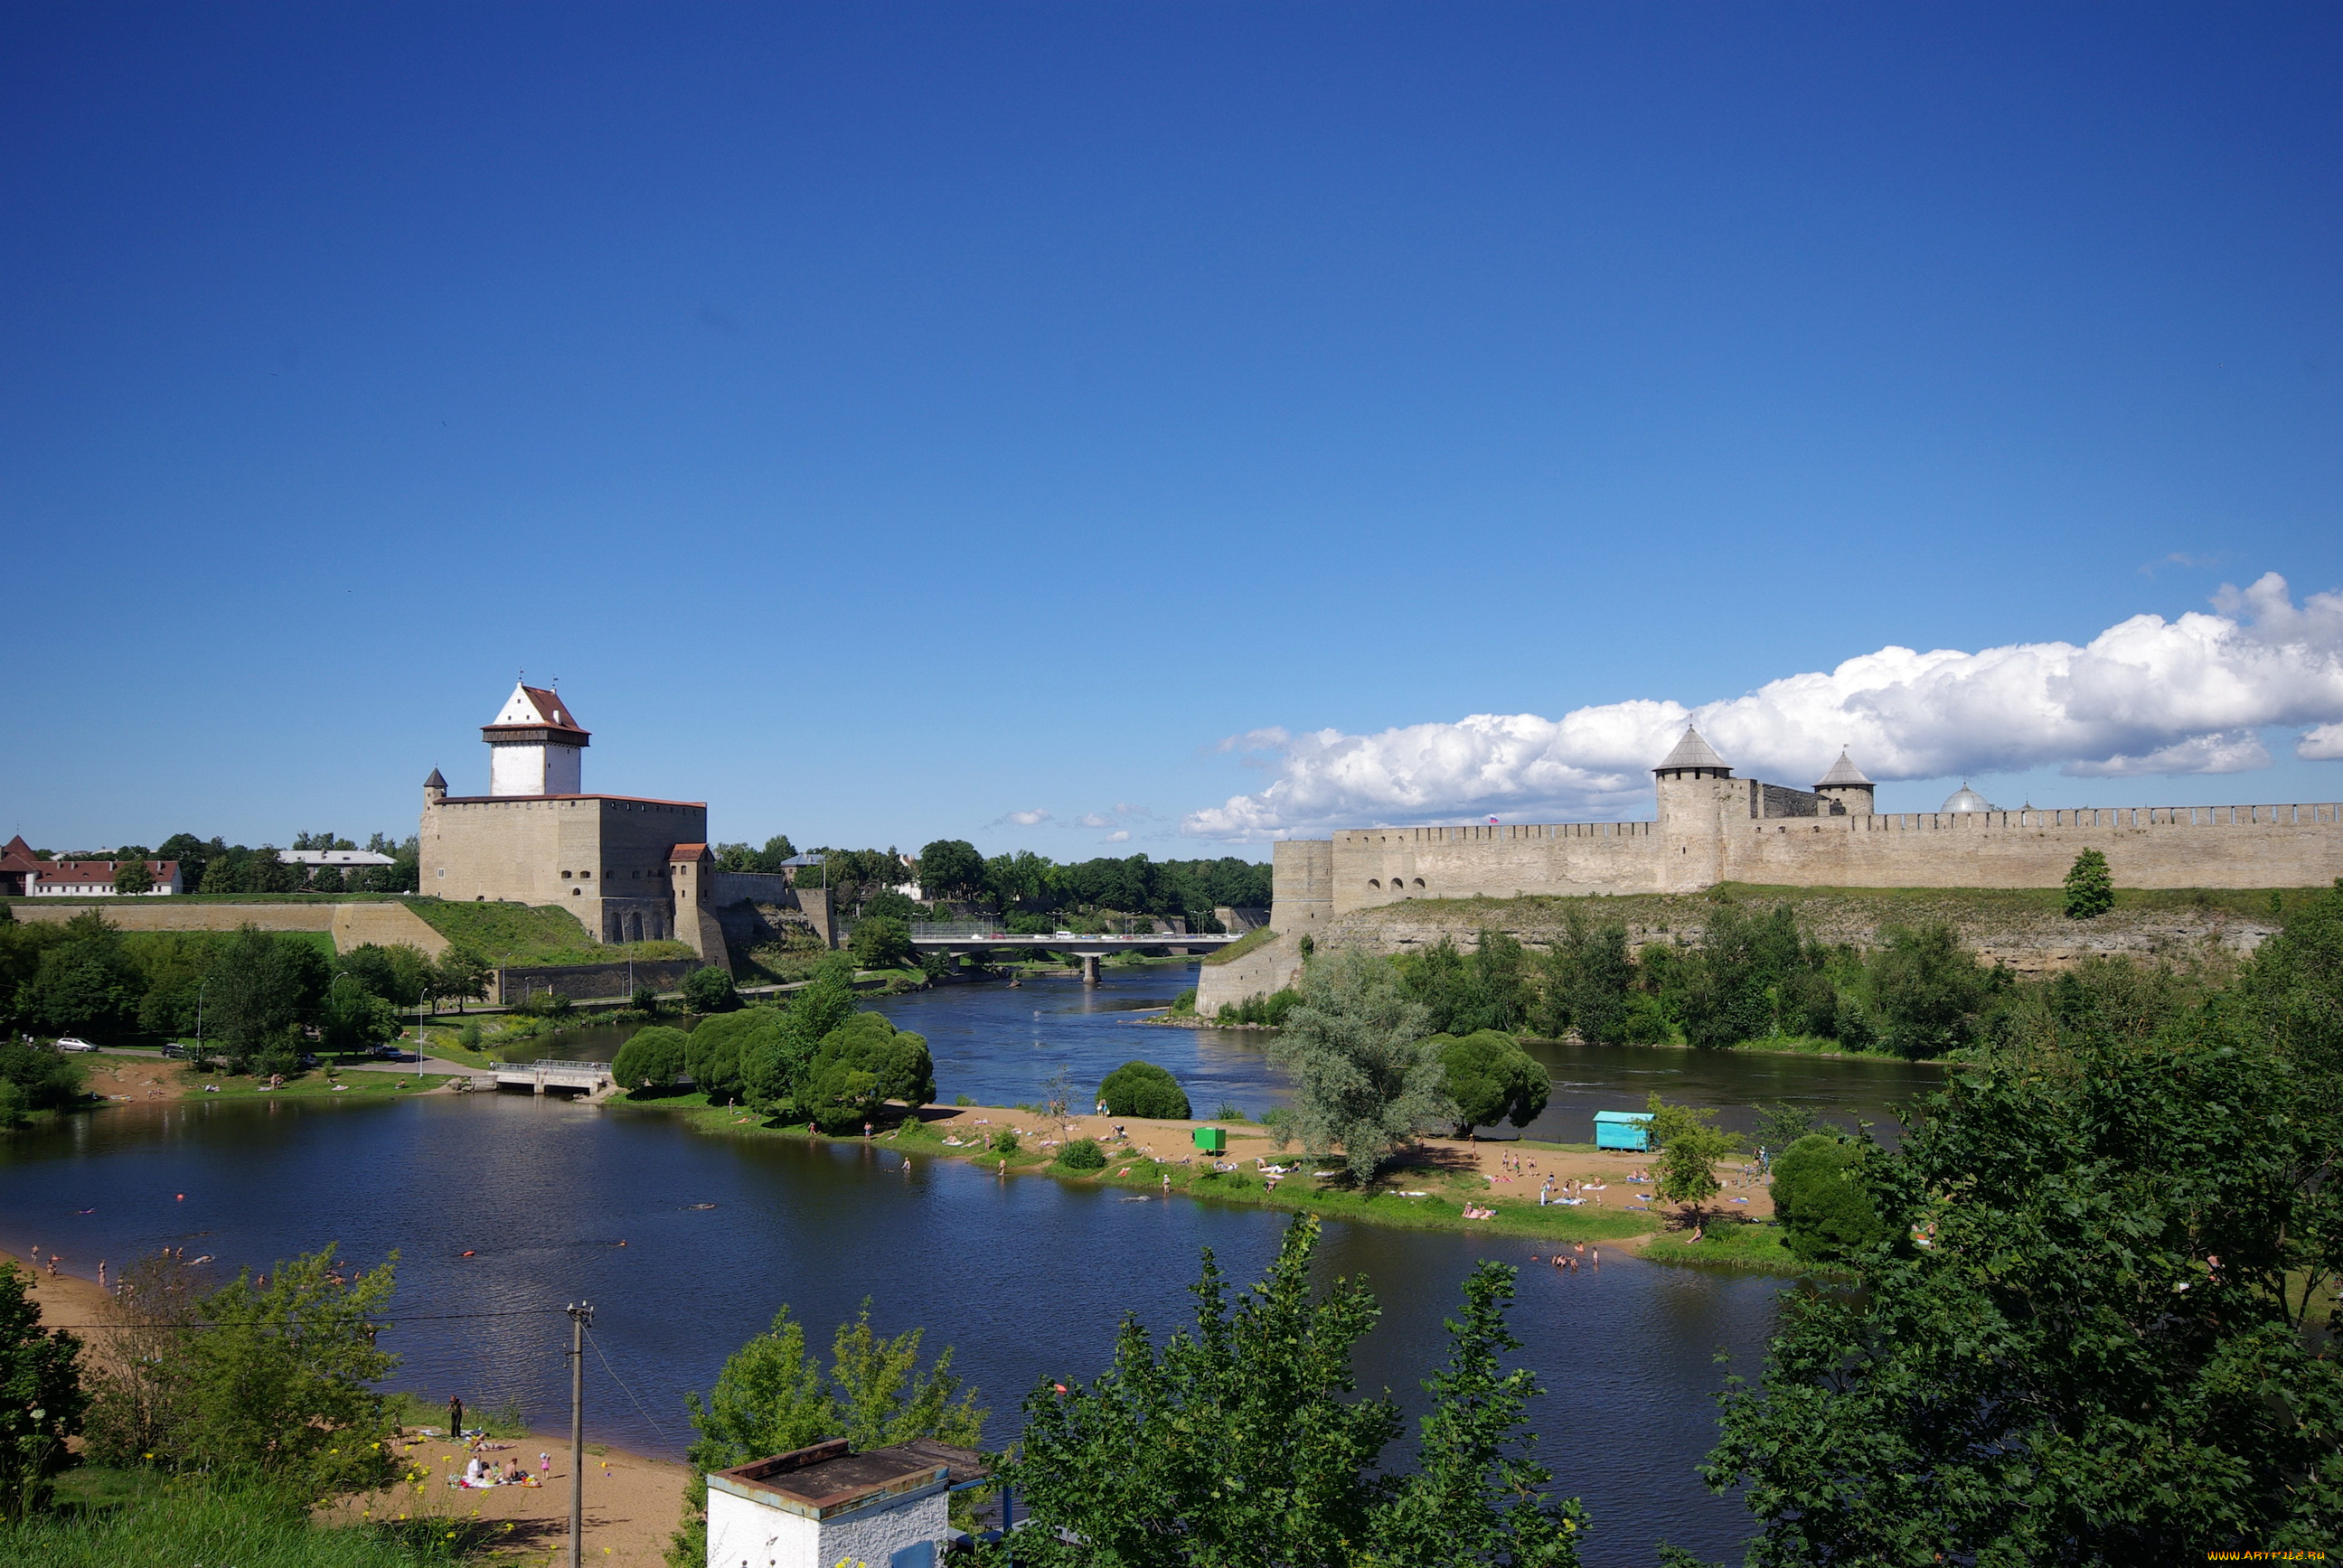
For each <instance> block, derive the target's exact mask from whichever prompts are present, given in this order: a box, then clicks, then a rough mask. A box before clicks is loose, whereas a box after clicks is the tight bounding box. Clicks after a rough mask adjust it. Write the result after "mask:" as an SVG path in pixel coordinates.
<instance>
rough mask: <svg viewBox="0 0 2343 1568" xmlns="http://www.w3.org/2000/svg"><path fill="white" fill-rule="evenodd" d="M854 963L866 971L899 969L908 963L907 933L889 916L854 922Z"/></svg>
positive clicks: (908, 940) (898, 922)
mask: <svg viewBox="0 0 2343 1568" xmlns="http://www.w3.org/2000/svg"><path fill="white" fill-rule="evenodd" d="M853 949H854V961H855V962H856V963H858V964H860V965H861V966H862V967H863V968H864V969H867V970H891V969H900V968H901V967H902V966H903V965H905V964H907V963H909V962H910V961H911V956H912V951H913V950H912V947H911V930H910V927H909V926H906V925H905V924H904V923H903V922H902V921H900V920H896V919H895V918H894V917H892V916H891V915H872V916H870V917H868V918H866V919H863V920H857V921H856V922H855V923H854V940H853Z"/></svg>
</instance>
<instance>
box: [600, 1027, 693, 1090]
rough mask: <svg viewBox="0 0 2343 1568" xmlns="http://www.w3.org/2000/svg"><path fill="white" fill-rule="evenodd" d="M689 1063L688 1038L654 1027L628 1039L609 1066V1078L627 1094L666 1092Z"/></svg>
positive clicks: (689, 1044) (674, 1031) (677, 1032)
mask: <svg viewBox="0 0 2343 1568" xmlns="http://www.w3.org/2000/svg"><path fill="white" fill-rule="evenodd" d="M690 1060H691V1036H689V1035H688V1034H686V1033H684V1032H683V1030H679V1029H670V1028H669V1027H668V1026H667V1025H665V1024H663V1023H661V1024H653V1025H652V1026H651V1027H650V1028H649V1029H639V1030H635V1032H634V1033H633V1034H631V1035H628V1037H627V1043H626V1044H624V1045H622V1046H620V1047H618V1056H617V1057H616V1058H615V1059H614V1060H612V1061H611V1063H610V1076H611V1077H612V1078H614V1079H616V1080H617V1081H618V1083H619V1084H620V1085H621V1086H623V1087H624V1088H626V1089H628V1090H629V1091H634V1090H641V1089H665V1088H667V1087H669V1085H670V1084H672V1083H674V1082H675V1081H676V1080H677V1079H679V1078H681V1077H682V1076H683V1075H684V1073H685V1072H686V1071H687V1070H689V1062H690Z"/></svg>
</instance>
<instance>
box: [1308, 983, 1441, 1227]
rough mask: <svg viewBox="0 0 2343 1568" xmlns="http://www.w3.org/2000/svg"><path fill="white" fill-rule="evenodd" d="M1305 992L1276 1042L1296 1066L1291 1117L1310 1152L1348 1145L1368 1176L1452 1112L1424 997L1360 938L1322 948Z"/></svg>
mask: <svg viewBox="0 0 2343 1568" xmlns="http://www.w3.org/2000/svg"><path fill="white" fill-rule="evenodd" d="M1302 999H1303V1000H1302V1006H1300V1007H1298V1008H1296V1009H1294V1010H1293V1011H1292V1014H1291V1015H1289V1016H1288V1018H1287V1020H1286V1026H1285V1029H1284V1030H1283V1032H1282V1033H1281V1034H1279V1035H1278V1036H1277V1038H1276V1039H1275V1040H1273V1041H1272V1043H1271V1045H1270V1048H1269V1052H1270V1057H1271V1059H1272V1060H1275V1061H1277V1062H1279V1063H1280V1064H1282V1065H1283V1066H1284V1067H1285V1068H1286V1069H1287V1070H1289V1071H1291V1072H1292V1074H1293V1080H1294V1095H1293V1106H1292V1111H1293V1116H1292V1121H1291V1123H1290V1125H1291V1127H1292V1130H1293V1131H1294V1132H1295V1133H1296V1134H1298V1135H1299V1136H1300V1138H1301V1139H1302V1147H1303V1148H1304V1149H1305V1150H1307V1151H1309V1152H1310V1153H1311V1155H1312V1156H1313V1157H1315V1158H1319V1159H1323V1158H1325V1157H1326V1156H1327V1155H1328V1154H1330V1153H1331V1152H1332V1151H1333V1149H1334V1147H1335V1146H1336V1145H1337V1144H1339V1145H1341V1147H1342V1157H1343V1161H1344V1162H1345V1163H1346V1164H1348V1165H1349V1166H1350V1169H1351V1174H1352V1176H1353V1179H1354V1180H1356V1181H1359V1182H1361V1183H1362V1184H1363V1183H1365V1182H1369V1181H1373V1180H1374V1177H1375V1173H1376V1172H1377V1171H1380V1170H1381V1169H1382V1168H1383V1165H1384V1164H1385V1163H1386V1162H1387V1161H1390V1160H1391V1158H1392V1157H1393V1155H1394V1154H1396V1153H1397V1152H1398V1151H1399V1149H1400V1147H1401V1146H1402V1145H1403V1144H1404V1143H1405V1142H1407V1141H1409V1140H1411V1139H1413V1137H1414V1136H1415V1135H1416V1134H1417V1133H1419V1132H1421V1131H1425V1130H1427V1129H1430V1128H1434V1127H1442V1126H1450V1125H1453V1123H1454V1122H1455V1120H1456V1106H1455V1102H1454V1101H1451V1100H1450V1099H1449V1098H1448V1096H1447V1095H1446V1093H1444V1092H1443V1091H1442V1089H1441V1086H1440V1085H1441V1079H1442V1077H1443V1073H1444V1071H1445V1069H1444V1068H1443V1066H1442V1064H1441V1060H1440V1051H1439V1048H1438V1047H1436V1046H1434V1045H1433V1043H1432V1041H1431V1040H1429V1039H1428V1038H1427V1036H1428V1035H1429V1034H1430V1032H1431V1031H1430V1030H1428V1029H1427V1028H1426V1027H1425V1016H1426V1015H1425V1012H1424V1009H1423V1004H1422V1003H1420V1002H1414V1001H1410V1000H1407V998H1405V997H1404V996H1403V995H1402V994H1401V992H1400V988H1399V983H1398V980H1396V978H1395V977H1394V976H1393V972H1392V966H1391V965H1390V964H1389V963H1387V962H1385V961H1384V960H1382V959H1380V958H1378V957H1376V956H1375V955H1374V954H1373V953H1370V952H1367V951H1364V950H1362V949H1358V948H1341V949H1337V950H1334V951H1332V952H1328V953H1322V954H1320V955H1319V956H1318V958H1316V959H1315V960H1312V962H1311V964H1310V966H1309V967H1308V969H1307V970H1304V971H1303V974H1302ZM1281 1131H1282V1128H1281Z"/></svg>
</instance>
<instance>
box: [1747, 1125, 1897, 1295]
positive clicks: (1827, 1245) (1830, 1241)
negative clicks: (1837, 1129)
mask: <svg viewBox="0 0 2343 1568" xmlns="http://www.w3.org/2000/svg"><path fill="white" fill-rule="evenodd" d="M1773 1194H1774V1218H1775V1220H1776V1221H1778V1222H1779V1223H1780V1224H1781V1227H1782V1229H1783V1231H1784V1232H1785V1234H1784V1237H1783V1240H1784V1241H1785V1243H1786V1244H1787V1246H1788V1247H1789V1249H1790V1251H1791V1252H1792V1253H1793V1254H1794V1255H1795V1256H1796V1257H1797V1258H1798V1259H1799V1260H1800V1261H1803V1262H1808V1263H1819V1262H1826V1261H1831V1260H1833V1259H1836V1258H1843V1257H1845V1256H1846V1255H1847V1254H1848V1253H1850V1252H1853V1251H1857V1250H1859V1249H1861V1248H1864V1247H1868V1246H1871V1245H1872V1244H1873V1243H1875V1242H1876V1241H1879V1240H1880V1239H1881V1238H1882V1237H1884V1236H1885V1234H1886V1233H1887V1231H1886V1227H1885V1225H1883V1224H1882V1223H1881V1222H1880V1219H1879V1211H1878V1210H1877V1208H1876V1207H1875V1206H1874V1205H1873V1203H1872V1201H1871V1193H1870V1191H1868V1190H1867V1189H1866V1188H1865V1186H1864V1183H1863V1148H1862V1146H1861V1145H1860V1144H1856V1143H1853V1142H1850V1141H1846V1140H1845V1139H1842V1138H1837V1137H1834V1136H1833V1135H1831V1134H1829V1133H1827V1132H1810V1133H1808V1134H1806V1135H1805V1137H1803V1138H1801V1139H1799V1140H1798V1141H1796V1142H1795V1143H1793V1144H1791V1145H1790V1147H1789V1149H1788V1150H1787V1151H1785V1153H1784V1154H1783V1155H1782V1157H1781V1158H1780V1159H1779V1160H1776V1161H1774V1181H1773Z"/></svg>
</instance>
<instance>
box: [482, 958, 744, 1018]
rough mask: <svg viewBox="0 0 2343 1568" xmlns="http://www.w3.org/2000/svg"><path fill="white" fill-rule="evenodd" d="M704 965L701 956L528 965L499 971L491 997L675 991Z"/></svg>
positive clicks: (578, 997)
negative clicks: (623, 961)
mask: <svg viewBox="0 0 2343 1568" xmlns="http://www.w3.org/2000/svg"><path fill="white" fill-rule="evenodd" d="M699 967H700V963H699V960H697V959H638V960H635V961H634V962H633V963H631V964H627V963H615V964H526V965H514V966H512V967H510V968H507V969H499V970H497V978H496V984H495V985H494V986H492V987H490V988H489V997H488V1000H490V1001H492V1002H494V1003H496V1004H497V1005H498V1006H499V1007H510V1006H512V1005H513V1004H514V1003H516V1002H518V1001H519V1000H522V999H523V998H525V997H529V996H535V995H538V994H541V993H543V992H545V991H551V992H552V993H553V994H554V995H556V996H566V997H568V999H569V1000H572V1001H596V1000H604V999H607V998H610V997H621V996H631V995H632V994H633V993H634V990H635V988H637V987H639V986H649V987H650V988H651V989H652V990H662V991H665V990H678V989H679V988H680V987H681V986H682V984H683V977H684V976H686V975H688V974H689V973H690V972H691V971H692V970H696V969H699Z"/></svg>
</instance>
